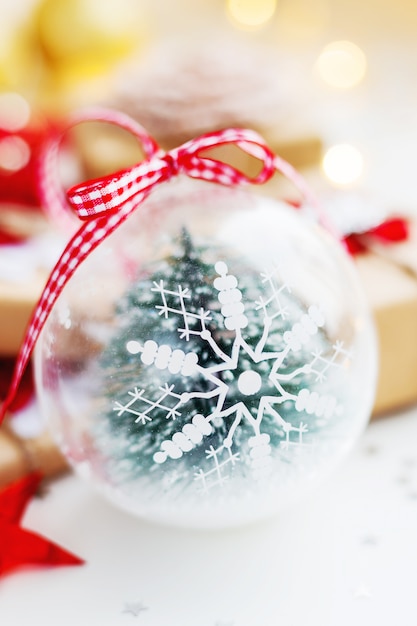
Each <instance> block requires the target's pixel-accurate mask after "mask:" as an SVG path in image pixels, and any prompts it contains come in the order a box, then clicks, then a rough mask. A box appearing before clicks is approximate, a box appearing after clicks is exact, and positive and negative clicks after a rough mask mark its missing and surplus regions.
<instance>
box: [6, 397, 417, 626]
mask: <svg viewBox="0 0 417 626" xmlns="http://www.w3.org/2000/svg"><path fill="white" fill-rule="evenodd" d="M23 525H24V526H25V527H27V528H30V529H32V530H37V531H39V532H41V533H43V534H44V535H46V536H47V537H49V538H51V539H53V540H55V541H57V542H59V543H60V544H61V545H63V546H65V547H66V548H68V549H70V550H72V551H74V552H75V553H76V554H78V555H79V556H82V557H83V558H85V559H86V561H87V563H86V565H83V566H81V567H67V568H57V569H50V570H44V569H42V570H31V571H24V572H20V573H15V574H13V575H10V576H8V577H7V578H4V579H1V580H0V624H1V625H2V626H3V625H4V626H26V625H29V624H39V625H41V624H42V625H43V626H58V625H59V626H75V625H81V626H84V625H85V626H119V625H121V626H125V625H128V624H134V623H137V624H138V625H139V624H141V625H142V626H255V625H256V626H277V625H282V626H352V625H353V624H355V626H370V625H378V626H391V625H392V624H399V625H401V626H415V624H417V598H416V592H415V591H416V585H417V408H414V409H410V410H408V411H405V412H403V413H402V414H398V415H393V416H390V417H387V418H384V419H379V420H377V421H375V422H372V423H371V424H370V425H369V426H368V428H367V430H366V432H365V433H364V435H363V436H362V438H361V439H360V441H359V442H358V445H357V446H356V448H355V450H354V451H353V452H352V453H351V454H350V456H349V458H348V459H347V460H345V461H344V462H343V464H342V466H341V467H340V468H339V469H338V471H337V472H335V473H334V475H333V476H332V477H330V478H329V479H328V480H327V481H326V483H325V484H324V485H322V486H321V487H320V488H319V489H318V490H316V491H315V493H314V494H313V495H311V496H310V497H309V498H308V499H307V500H304V501H303V502H301V503H298V504H297V506H296V507H294V508H293V509H291V510H287V511H286V512H285V513H281V514H280V515H279V517H276V518H274V519H272V520H269V521H265V522H262V523H258V524H255V525H253V526H250V527H246V528H240V529H237V530H227V531H215V532H191V531H181V530H173V529H168V528H162V527H156V526H153V525H150V524H147V523H144V522H142V521H139V520H137V519H136V518H133V517H132V516H130V515H129V514H127V513H125V512H122V511H119V510H118V509H116V508H114V507H113V505H111V504H110V503H108V502H107V501H104V500H102V498H101V496H98V495H96V494H95V493H94V492H93V491H92V490H91V488H90V487H89V486H87V485H86V484H84V483H83V482H81V479H80V478H78V477H76V476H74V475H69V476H66V477H65V478H62V479H59V480H57V481H55V482H54V483H53V484H52V485H51V486H50V489H49V492H48V494H47V495H46V496H45V497H44V498H43V499H35V500H33V501H32V503H31V504H30V506H29V508H28V510H27V513H26V515H25V517H24V520H23ZM130 609H133V612H131V611H130ZM135 613H136V614H135Z"/></svg>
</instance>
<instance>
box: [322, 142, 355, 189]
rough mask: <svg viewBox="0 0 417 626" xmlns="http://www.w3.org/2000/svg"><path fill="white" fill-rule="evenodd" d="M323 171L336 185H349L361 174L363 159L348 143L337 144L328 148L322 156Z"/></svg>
mask: <svg viewBox="0 0 417 626" xmlns="http://www.w3.org/2000/svg"><path fill="white" fill-rule="evenodd" d="M322 166H323V171H324V173H325V175H326V176H327V178H328V179H329V180H330V181H331V182H332V183H335V184H336V185H351V184H352V183H354V182H356V181H357V180H358V179H359V178H360V177H361V176H362V174H363V170H364V159H363V156H362V154H361V153H360V152H359V150H358V149H357V148H355V147H354V146H352V145H350V144H348V143H342V144H337V145H335V146H332V147H331V148H329V149H328V150H327V151H326V153H325V154H324V157H323V163H322Z"/></svg>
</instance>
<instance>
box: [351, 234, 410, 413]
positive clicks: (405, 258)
mask: <svg viewBox="0 0 417 626" xmlns="http://www.w3.org/2000/svg"><path fill="white" fill-rule="evenodd" d="M355 262H356V265H357V268H358V271H359V275H360V278H361V280H362V283H363V286H364V289H365V292H366V294H367V296H368V298H369V302H370V304H371V308H372V311H373V314H374V318H375V324H376V330H377V336H378V341H379V377H378V387H377V394H376V400H375V406H374V415H379V414H381V413H387V412H393V411H396V410H399V409H401V408H405V407H406V406H408V405H410V404H413V403H415V402H417V223H416V222H410V223H409V236H408V238H407V240H406V241H404V242H401V243H386V244H376V243H375V242H372V243H370V246H369V248H368V252H366V253H363V254H359V255H357V256H356V257H355Z"/></svg>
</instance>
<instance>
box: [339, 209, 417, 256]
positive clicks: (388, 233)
mask: <svg viewBox="0 0 417 626" xmlns="http://www.w3.org/2000/svg"><path fill="white" fill-rule="evenodd" d="M408 235H409V223H408V221H407V220H406V219H404V218H402V217H393V218H391V219H387V220H385V222H382V224H379V225H378V226H375V227H374V228H370V229H369V230H367V231H366V232H364V233H352V234H351V235H348V236H347V237H346V238H345V243H346V246H347V249H348V251H349V252H350V254H353V255H355V254H361V253H363V252H367V251H368V250H369V243H370V242H371V241H374V242H378V243H382V244H390V243H398V242H400V241H406V240H407V239H408Z"/></svg>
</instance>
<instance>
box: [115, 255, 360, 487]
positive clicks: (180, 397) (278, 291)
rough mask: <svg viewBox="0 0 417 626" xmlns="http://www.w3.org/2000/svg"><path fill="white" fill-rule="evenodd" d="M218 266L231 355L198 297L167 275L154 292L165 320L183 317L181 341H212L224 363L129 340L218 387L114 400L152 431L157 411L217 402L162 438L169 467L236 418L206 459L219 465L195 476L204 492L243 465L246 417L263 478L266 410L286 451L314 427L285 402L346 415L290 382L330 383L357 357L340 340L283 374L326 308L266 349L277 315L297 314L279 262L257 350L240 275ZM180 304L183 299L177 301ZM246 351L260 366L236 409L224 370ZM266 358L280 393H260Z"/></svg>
mask: <svg viewBox="0 0 417 626" xmlns="http://www.w3.org/2000/svg"><path fill="white" fill-rule="evenodd" d="M215 270H216V272H217V274H218V276H217V277H216V278H215V280H214V282H213V286H214V289H215V290H216V291H217V298H218V301H219V304H220V307H221V314H222V316H223V319H224V326H225V328H226V329H227V331H228V332H229V333H230V334H231V335H232V337H233V341H232V345H231V349H230V354H226V353H225V352H224V351H223V350H222V349H221V348H220V347H219V345H218V344H217V343H216V341H215V339H214V337H213V335H212V333H211V331H210V330H209V329H208V328H207V325H208V322H209V321H210V320H211V319H212V313H211V311H207V310H204V309H201V310H200V311H199V312H190V311H188V310H187V302H189V301H190V299H191V298H192V297H193V294H192V293H190V290H189V289H188V288H183V287H182V286H181V285H179V286H178V287H177V288H176V289H175V290H172V289H168V288H167V286H166V285H165V282H164V281H163V280H160V281H158V282H154V286H153V288H152V291H153V292H156V293H157V294H159V295H160V302H161V304H160V305H158V306H157V307H156V308H157V310H158V312H159V315H160V316H163V317H164V318H165V319H168V318H169V317H171V318H174V317H175V316H176V317H177V318H179V319H180V322H181V323H180V325H179V327H178V328H177V331H178V333H179V337H180V339H181V340H183V341H184V342H185V344H186V342H188V341H189V339H190V337H191V336H198V337H199V338H200V339H201V340H202V341H203V342H207V344H208V345H209V346H210V348H211V349H212V351H213V352H214V354H215V355H216V356H217V357H218V360H219V362H218V363H216V364H215V365H212V366H210V367H204V366H201V365H200V364H199V362H198V355H197V354H196V353H195V352H193V351H190V352H186V351H184V350H181V349H174V350H173V349H172V348H171V347H170V346H169V345H167V344H161V345H159V344H158V343H157V342H156V341H154V340H152V339H149V340H147V341H145V342H144V343H143V345H142V344H141V343H140V342H139V341H135V340H133V341H129V342H128V344H127V350H128V351H129V352H130V353H132V354H138V355H139V354H140V359H141V361H142V363H143V365H144V366H145V367H154V368H156V369H159V370H166V369H167V370H168V372H169V373H170V374H172V375H176V376H180V377H193V376H196V375H200V376H202V377H203V378H204V379H205V380H206V381H207V382H209V383H210V384H211V388H210V389H209V390H208V391H191V392H183V393H178V392H177V391H176V390H175V385H174V384H165V385H163V386H161V387H160V388H159V390H160V395H159V397H158V398H156V399H150V398H148V397H146V390H145V389H141V388H139V387H135V388H134V389H133V390H131V391H129V393H128V395H129V400H128V401H127V402H125V403H121V402H116V403H115V405H114V410H115V411H117V413H118V415H119V416H121V415H123V414H124V413H130V414H132V416H134V418H135V422H137V423H140V424H142V425H143V426H144V427H145V428H146V424H147V423H148V422H150V421H152V413H153V411H156V410H157V411H158V412H160V411H162V412H163V413H165V416H166V418H167V419H170V420H175V419H177V418H178V417H180V416H181V411H182V408H183V407H184V406H185V405H187V404H188V403H189V402H192V401H193V400H194V399H196V398H205V399H210V400H211V401H212V402H213V410H212V412H211V413H210V414H209V415H201V414H196V415H194V416H193V418H192V419H191V421H190V422H188V423H186V424H185V425H184V426H183V427H182V428H181V429H179V430H178V431H177V432H175V434H174V435H173V436H172V437H171V438H169V439H166V440H164V441H162V443H161V445H160V449H159V450H158V451H157V452H156V453H155V454H154V456H153V460H154V462H155V463H156V464H163V463H165V462H166V461H167V459H179V458H181V457H182V456H183V454H184V453H187V452H189V451H190V450H192V449H193V448H195V446H197V445H199V444H200V443H201V442H202V441H203V438H204V437H207V436H209V435H210V434H211V433H212V432H213V430H214V428H215V424H216V420H218V419H219V418H223V420H224V419H225V418H232V423H231V425H230V427H228V432H227V436H226V437H225V438H224V440H223V442H222V444H221V445H220V446H219V447H218V448H216V449H215V448H214V447H213V446H210V447H209V448H208V449H207V450H206V457H207V459H208V460H210V461H211V462H212V464H213V466H212V468H211V469H210V470H208V471H203V470H202V469H200V470H199V471H197V472H196V473H195V478H196V480H197V481H199V483H200V485H201V486H202V488H203V490H204V491H208V490H209V489H211V488H212V487H216V486H221V485H222V484H224V482H225V481H226V480H227V478H228V475H227V471H226V469H228V468H229V467H231V466H234V465H235V464H236V463H238V462H240V454H239V452H233V451H232V446H233V442H234V436H235V432H236V429H237V428H238V427H239V425H240V424H241V422H242V420H246V422H247V424H249V425H250V427H251V428H252V430H253V435H252V436H250V437H248V440H247V445H248V447H249V449H250V465H251V470H252V472H253V475H254V477H255V478H262V477H265V476H266V475H268V473H269V472H270V469H271V463H272V458H271V451H272V450H271V445H270V436H269V434H268V433H266V432H263V431H262V422H263V419H264V416H265V415H266V414H269V416H272V417H273V418H274V419H275V420H276V423H277V424H278V425H279V426H280V427H281V429H282V431H283V432H284V433H285V437H284V439H283V441H282V442H281V447H283V448H288V447H289V446H294V445H297V446H302V445H303V435H304V434H305V433H306V432H307V431H308V427H307V424H306V423H304V422H303V421H302V420H300V422H299V424H298V425H297V426H294V425H293V424H291V423H289V422H288V421H286V420H285V419H284V418H283V417H282V415H281V414H280V411H279V405H281V404H283V403H284V402H288V401H289V402H292V403H293V405H294V408H295V410H296V412H299V413H302V412H305V413H306V414H307V415H308V416H311V415H314V416H316V417H317V418H320V419H322V420H329V419H330V418H331V417H332V416H333V415H335V414H340V413H341V406H340V405H339V404H338V402H337V400H336V398H335V397H334V396H332V395H320V394H319V393H317V392H316V391H311V390H310V389H309V388H308V387H303V388H301V389H300V390H299V391H298V393H297V394H296V395H295V394H294V393H291V392H289V391H287V390H286V388H285V385H286V383H288V382H289V381H291V380H293V379H295V378H296V377H297V376H299V375H300V374H303V375H309V376H312V377H313V379H315V382H322V381H323V380H325V378H326V375H327V372H328V370H329V369H330V368H333V367H337V366H340V365H341V364H342V362H343V361H346V359H348V358H350V354H348V352H347V351H346V350H344V347H343V343H342V342H338V341H337V342H335V344H334V345H333V346H332V348H333V353H332V354H331V355H330V356H325V355H323V354H322V353H321V352H320V351H318V350H316V351H313V352H312V353H311V358H310V360H309V362H307V363H305V364H303V365H301V366H300V367H296V368H295V369H293V370H292V371H291V372H289V373H283V372H282V371H280V370H281V369H282V368H283V366H284V364H285V361H286V359H287V357H288V355H289V354H290V353H291V352H297V351H299V350H300V349H301V347H302V346H304V345H305V344H307V343H308V341H309V340H310V339H311V337H312V336H313V335H315V334H316V333H317V332H318V329H319V328H321V327H322V326H324V322H325V320H324V316H323V314H322V312H321V311H320V309H319V308H318V307H317V306H315V305H312V306H310V307H309V308H308V310H307V312H306V313H304V314H302V315H301V316H300V319H299V320H298V321H297V322H296V323H294V324H293V325H292V326H291V328H290V329H289V330H286V331H285V332H284V334H283V337H282V338H283V342H284V347H283V349H281V350H280V351H268V350H267V349H265V348H266V344H267V340H268V336H269V331H270V328H271V325H272V322H273V320H274V319H275V318H277V317H281V318H282V319H285V318H286V317H288V315H289V312H288V310H287V308H286V306H285V304H284V303H285V299H284V298H283V292H284V291H285V290H288V291H289V288H288V286H287V284H286V283H284V284H280V285H279V286H278V281H277V280H276V278H277V274H278V272H279V270H278V268H276V267H274V268H273V270H272V271H271V272H266V273H264V274H261V281H262V283H263V284H264V285H265V287H266V288H267V290H268V293H269V294H270V295H269V297H267V298H265V299H264V298H262V297H261V298H259V300H258V301H256V302H255V308H256V310H257V311H259V312H260V315H262V317H263V330H262V334H261V337H260V339H259V340H258V342H257V345H256V346H255V347H252V346H251V345H249V343H248V342H247V341H246V340H245V338H244V335H243V332H242V331H243V330H244V329H245V328H246V326H247V325H248V318H247V316H246V315H245V304H244V302H243V301H242V292H241V291H240V289H239V288H238V281H237V278H236V277H235V276H234V275H232V274H229V270H228V267H227V265H226V263H224V262H223V261H218V262H217V263H216V264H215ZM173 302H175V303H176V304H175V305H172V303H173ZM169 303H170V304H169ZM242 353H245V355H246V357H249V359H250V361H251V362H252V363H253V365H254V367H253V369H245V370H244V371H243V372H242V373H241V374H240V375H239V377H238V380H237V387H238V390H239V394H240V397H239V401H238V402H235V403H234V404H232V405H231V406H230V404H229V403H228V402H227V399H228V394H229V385H228V384H227V382H225V380H223V379H222V378H221V377H220V376H219V374H220V373H221V372H226V371H230V372H233V371H234V370H236V369H237V368H238V366H239V359H240V356H241V354H242ZM261 362H266V363H267V364H268V366H269V370H268V371H269V373H268V383H269V387H270V388H271V389H272V391H273V392H272V393H271V394H267V395H260V396H259V393H260V391H261V388H262V384H263V380H262V377H261V375H260V374H259V372H258V371H256V365H257V364H259V363H261ZM256 395H258V396H259V402H258V405H257V409H256V415H254V414H253V413H252V412H251V410H250V409H249V408H248V405H247V402H248V401H249V400H250V399H251V398H252V399H253V397H254V396H256ZM246 399H247V400H246Z"/></svg>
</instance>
